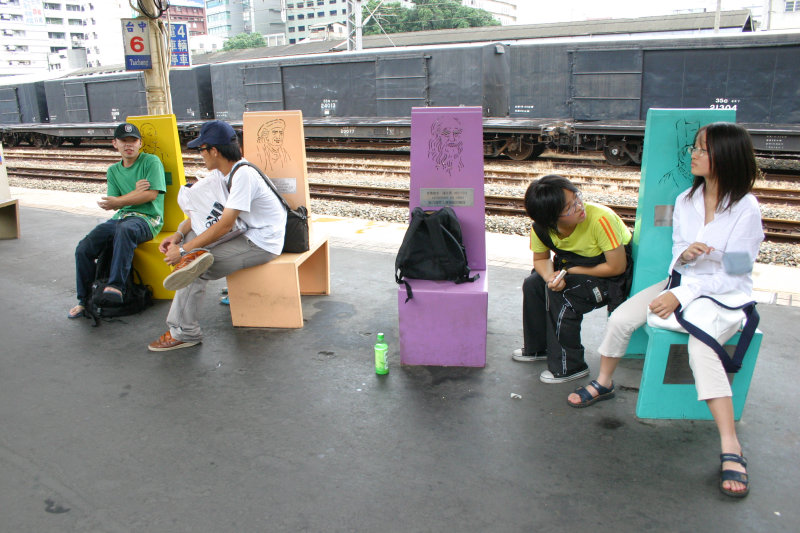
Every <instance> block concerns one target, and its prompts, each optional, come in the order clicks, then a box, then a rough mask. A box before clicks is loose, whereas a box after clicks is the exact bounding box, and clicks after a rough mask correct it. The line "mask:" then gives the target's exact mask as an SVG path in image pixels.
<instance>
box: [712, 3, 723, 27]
mask: <svg viewBox="0 0 800 533" xmlns="http://www.w3.org/2000/svg"><path fill="white" fill-rule="evenodd" d="M720 11H722V0H717V12H716V13H715V14H714V33H719V18H720Z"/></svg>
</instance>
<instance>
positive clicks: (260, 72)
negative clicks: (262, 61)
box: [242, 65, 283, 111]
mask: <svg viewBox="0 0 800 533" xmlns="http://www.w3.org/2000/svg"><path fill="white" fill-rule="evenodd" d="M242 76H243V79H244V95H245V103H244V110H245V111H281V110H283V79H282V76H281V68H280V66H279V65H247V66H245V67H244V68H243V69H242Z"/></svg>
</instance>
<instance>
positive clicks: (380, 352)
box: [375, 333, 389, 376]
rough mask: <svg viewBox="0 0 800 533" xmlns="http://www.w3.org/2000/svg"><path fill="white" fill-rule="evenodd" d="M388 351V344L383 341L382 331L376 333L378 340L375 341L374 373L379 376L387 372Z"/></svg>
mask: <svg viewBox="0 0 800 533" xmlns="http://www.w3.org/2000/svg"><path fill="white" fill-rule="evenodd" d="M388 351H389V346H388V345H387V344H386V343H385V342H384V341H383V333H378V342H376V343H375V373H376V374H379V375H381V376H382V375H384V374H388V373H389V359H388V357H387V356H388V354H387V352H388Z"/></svg>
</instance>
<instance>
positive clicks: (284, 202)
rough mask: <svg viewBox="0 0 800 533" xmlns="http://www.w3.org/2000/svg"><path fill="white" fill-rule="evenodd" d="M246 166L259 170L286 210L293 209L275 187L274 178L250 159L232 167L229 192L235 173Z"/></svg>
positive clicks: (227, 184) (228, 182) (229, 175)
mask: <svg viewBox="0 0 800 533" xmlns="http://www.w3.org/2000/svg"><path fill="white" fill-rule="evenodd" d="M244 166H247V167H251V168H253V169H254V170H255V171H256V172H258V175H259V176H261V179H263V180H264V182H265V183H266V184H267V187H269V188H270V190H271V191H272V192H274V193H275V196H277V197H278V200H279V201H280V202H281V205H282V206H283V207H284V209H286V211H287V212H289V211H291V210H292V208H291V207H289V204H288V203H287V202H286V199H285V198H284V197H283V195H282V194H281V193H279V192H278V188H277V187H275V184H274V183H272V180H271V179H269V178H268V177H267V175H266V174H264V173H263V172H262V171H261V169H260V168H258V167H257V166H256V165H254V164H253V163H250V162H249V161H240V162H238V163H236V164H235V165H234V166H233V168H232V169H231V173H230V174H228V181H227V183H226V186H227V187H228V192H229V193H230V192H231V185H232V184H233V175H234V174H235V173H236V171H237V170H239V169H240V168H242V167H244Z"/></svg>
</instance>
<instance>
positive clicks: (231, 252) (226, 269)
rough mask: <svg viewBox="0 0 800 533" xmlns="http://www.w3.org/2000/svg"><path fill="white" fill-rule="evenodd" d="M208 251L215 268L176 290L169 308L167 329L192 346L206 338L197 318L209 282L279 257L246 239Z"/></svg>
mask: <svg viewBox="0 0 800 533" xmlns="http://www.w3.org/2000/svg"><path fill="white" fill-rule="evenodd" d="M192 238H194V234H193V233H191V232H190V233H189V234H188V235H187V236H186V240H191V239H192ZM209 250H210V252H211V253H212V254H213V255H214V264H213V265H211V268H209V269H208V270H207V271H206V272H205V273H204V274H203V275H202V276H200V277H199V278H197V279H196V280H194V281H193V282H192V284H191V285H189V286H188V287H184V288H183V289H179V290H177V291H176V292H175V298H174V299H173V300H172V306H171V307H170V308H169V314H168V315H167V325H168V326H169V331H170V333H171V334H172V337H173V338H175V339H178V340H179V341H185V342H191V341H199V340H202V338H203V331H202V330H201V329H200V322H199V320H198V314H199V312H200V305H201V304H202V303H203V296H204V295H205V293H206V284H207V283H208V280H212V279H219V278H222V277H224V276H227V275H228V274H231V273H233V272H236V271H237V270H241V269H243V268H248V267H251V266H256V265H263V264H264V263H268V262H269V261H272V260H273V259H275V258H276V257H278V256H277V255H275V254H272V253H269V252H267V251H265V250H263V249H261V248H259V247H258V246H256V245H255V244H253V243H252V242H250V241H249V240H248V239H247V238H246V237H245V236H244V235H240V236H238V237H236V238H235V239H231V240H229V241H226V242H223V243H220V244H217V245H216V246H215V245H211V246H209Z"/></svg>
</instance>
